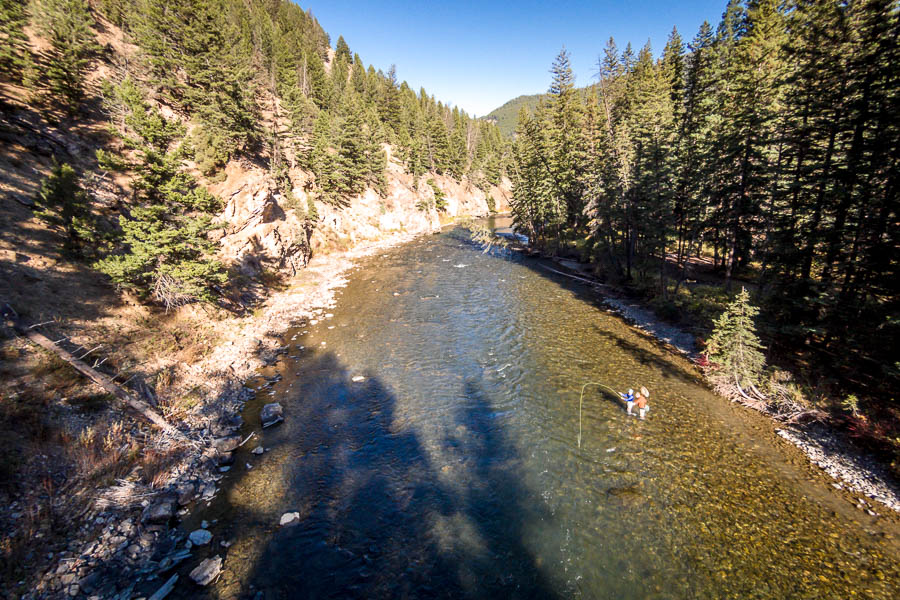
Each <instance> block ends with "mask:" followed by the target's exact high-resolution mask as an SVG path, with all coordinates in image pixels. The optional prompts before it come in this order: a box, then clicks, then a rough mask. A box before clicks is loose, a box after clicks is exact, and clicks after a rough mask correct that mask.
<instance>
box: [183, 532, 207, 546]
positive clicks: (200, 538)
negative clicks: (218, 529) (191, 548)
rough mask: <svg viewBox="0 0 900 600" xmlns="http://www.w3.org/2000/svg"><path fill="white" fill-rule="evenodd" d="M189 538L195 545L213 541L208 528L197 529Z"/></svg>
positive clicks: (203, 544)
mask: <svg viewBox="0 0 900 600" xmlns="http://www.w3.org/2000/svg"><path fill="white" fill-rule="evenodd" d="M188 539H189V540H191V543H192V544H194V545H195V546H205V545H206V544H208V543H210V542H211V541H212V534H211V533H210V532H209V531H207V530H206V529H195V530H194V531H192V532H191V534H190V535H189V536H188Z"/></svg>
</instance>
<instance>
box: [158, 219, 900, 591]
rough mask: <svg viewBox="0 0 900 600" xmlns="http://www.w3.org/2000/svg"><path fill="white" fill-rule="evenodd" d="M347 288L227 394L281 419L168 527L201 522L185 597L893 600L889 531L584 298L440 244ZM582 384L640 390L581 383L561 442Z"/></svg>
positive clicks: (365, 265) (361, 270) (527, 269)
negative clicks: (284, 518)
mask: <svg viewBox="0 0 900 600" xmlns="http://www.w3.org/2000/svg"><path fill="white" fill-rule="evenodd" d="M502 224H503V223H498V225H502ZM349 279H350V282H349V284H348V285H347V286H346V287H345V288H343V289H342V290H340V291H339V292H338V298H337V300H338V304H337V306H336V307H335V308H334V309H333V311H332V312H333V317H331V318H324V319H322V320H320V321H319V322H317V323H315V324H311V323H305V324H303V325H302V326H300V327H298V328H295V329H293V330H291V331H289V332H288V333H287V335H286V337H285V338H284V339H285V342H284V343H287V344H289V345H290V351H289V353H288V355H286V356H285V357H283V360H281V361H280V362H279V363H278V364H277V365H275V366H273V367H270V368H268V369H266V370H265V371H264V372H262V373H261V374H260V378H259V379H258V380H256V381H253V382H250V384H248V385H252V386H253V387H255V388H257V398H256V400H254V401H253V402H251V403H249V404H248V406H247V408H246V410H245V412H244V418H245V420H246V421H247V423H246V425H245V427H244V430H245V431H244V434H245V435H246V434H248V433H249V432H250V431H252V430H257V431H259V430H260V429H259V422H258V414H259V407H261V406H262V404H264V403H266V402H272V401H278V402H280V403H281V404H282V405H283V406H284V411H285V422H284V423H282V424H280V425H278V426H276V427H273V428H270V429H266V430H264V431H262V432H261V436H260V438H259V440H260V442H261V443H262V445H264V446H265V447H266V448H268V449H269V451H268V452H266V453H265V454H263V455H261V456H256V455H253V454H251V453H250V449H252V448H253V447H254V446H255V445H256V442H255V441H251V442H250V443H248V444H247V445H246V446H244V447H243V448H241V449H240V450H239V451H238V453H237V460H236V462H235V465H234V467H232V469H231V471H230V472H229V473H228V474H227V475H226V476H225V479H224V480H223V481H222V482H221V484H222V491H221V492H220V493H219V495H218V496H217V497H216V498H215V499H214V500H213V502H212V505H211V506H209V507H204V508H201V509H199V510H195V511H194V513H193V514H192V515H191V516H190V517H189V521H188V523H186V527H187V530H188V531H189V530H190V529H191V527H193V526H195V525H196V523H199V520H200V519H207V520H210V521H215V523H214V524H213V525H212V527H211V530H212V531H213V533H214V536H215V538H214V540H213V544H212V545H211V546H210V547H209V548H207V549H201V550H200V553H199V554H198V557H199V556H202V552H208V553H209V554H210V555H212V554H220V555H222V556H224V557H225V563H224V571H223V574H222V576H221V577H220V578H219V579H218V580H217V581H216V582H215V583H214V584H213V585H211V586H210V587H209V588H207V589H206V590H205V591H204V592H203V593H205V594H207V595H208V597H211V598H245V597H246V598H260V599H269V600H271V599H281V598H492V599H499V598H591V599H593V598H659V599H663V598H665V599H682V598H741V599H746V598H773V599H775V598H778V599H780V598H816V599H819V598H834V599H841V600H843V599H846V598H853V597H860V598H897V590H898V586H900V566H898V558H900V549H898V542H897V531H898V529H897V525H896V523H897V521H896V520H895V519H893V518H891V519H876V518H872V517H869V516H868V515H866V514H864V513H863V512H862V511H859V510H857V509H855V508H854V507H853V506H852V504H851V503H850V502H849V501H848V500H852V498H851V497H850V496H849V495H847V494H845V493H844V492H838V491H836V490H834V489H833V488H832V487H831V484H830V480H827V479H826V478H824V477H823V476H822V475H820V474H819V473H817V472H816V471H815V470H814V469H813V468H811V467H810V466H809V465H808V464H806V463H805V461H804V460H803V459H802V457H800V456H799V455H798V453H797V451H796V450H795V449H793V448H792V447H787V445H786V444H785V443H784V442H782V441H781V440H780V438H777V436H775V435H774V434H773V426H772V424H771V422H770V421H768V420H767V419H765V418H763V417H761V416H759V415H756V414H754V413H752V412H750V411H748V410H746V409H743V408H740V407H737V406H734V405H731V404H729V403H728V402H726V401H724V400H722V399H720V398H717V397H715V396H714V395H712V394H711V393H710V392H709V391H708V390H707V388H706V387H704V385H703V384H702V383H701V382H700V381H699V379H698V376H697V373H696V372H695V370H694V369H693V368H692V367H691V365H690V363H689V362H688V361H687V360H685V359H682V358H681V357H678V356H675V355H673V354H672V353H670V352H668V351H666V350H665V349H663V348H661V347H660V346H659V345H658V344H656V343H654V342H653V341H652V340H650V339H648V338H647V337H646V336H645V335H644V334H643V333H641V332H640V331H638V330H636V329H634V328H633V327H631V326H629V325H628V324H626V323H625V322H623V321H622V320H621V319H620V318H619V317H617V316H615V315H613V314H610V313H609V312H607V311H606V310H605V309H604V308H603V307H602V306H601V305H600V303H599V302H598V300H597V298H596V297H595V295H594V293H593V292H592V291H590V289H589V288H587V287H585V286H582V285H580V284H579V283H578V282H575V281H571V280H569V279H566V278H564V277H561V276H558V275H555V274H553V273H551V272H549V271H547V270H545V269H542V268H540V263H539V261H537V260H534V259H508V258H503V257H500V256H494V255H491V254H482V253H481V251H480V250H479V249H478V248H476V247H474V246H472V245H471V244H469V243H467V242H465V241H464V240H462V239H460V238H459V237H457V236H456V235H453V234H452V233H450V232H445V233H442V234H440V235H436V236H428V237H423V238H419V239H418V240H415V241H413V242H410V243H408V244H406V245H404V246H401V247H398V248H394V249H391V250H388V251H385V252H383V253H382V254H380V255H378V256H373V257H370V258H368V259H364V260H362V261H361V262H360V264H359V266H358V267H357V268H355V270H354V271H353V272H352V273H351V274H350V276H349ZM276 373H277V374H280V375H282V376H283V378H282V379H281V380H280V381H278V382H276V383H267V380H266V379H265V377H271V376H272V375H274V374H276ZM360 378H364V379H362V380H359V379H360ZM586 382H600V383H603V384H606V385H609V386H612V387H613V388H615V389H619V390H622V389H626V388H628V387H634V388H637V387H638V386H646V387H647V388H649V389H650V391H651V397H650V399H651V403H650V406H651V410H650V412H649V414H648V417H647V420H646V421H640V420H639V419H637V418H635V417H629V416H628V415H626V414H625V410H624V408H623V406H622V405H621V404H620V403H619V402H618V401H617V400H616V398H615V396H613V395H612V394H611V393H609V392H607V391H604V390H603V389H601V388H599V387H597V386H594V387H588V389H587V392H586V393H585V397H584V413H583V437H582V443H581V446H580V447H579V446H578V444H577V437H578V428H579V422H578V402H579V394H580V392H581V389H582V385H583V384H584V383H586ZM248 463H249V464H250V465H251V466H252V468H251V469H248V468H247V467H246V464H248ZM885 510H887V509H885ZM285 512H297V513H299V522H298V523H297V524H295V525H293V526H288V527H279V518H280V517H281V515H282V514H283V513H285ZM195 521H196V523H195ZM220 540H230V541H231V542H232V545H231V546H230V548H228V549H227V550H224V549H223V548H221V547H220V546H219V541H220ZM194 564H196V563H192V564H191V565H189V566H187V567H185V570H186V571H187V570H190V567H192V566H194ZM185 575H186V573H185ZM191 585H192V584H191ZM191 589H192V591H190V593H188V591H187V588H182V591H181V592H180V593H181V594H185V595H184V596H183V597H196V596H195V594H197V593H200V590H199V588H196V587H193V588H191ZM176 595H177V594H176Z"/></svg>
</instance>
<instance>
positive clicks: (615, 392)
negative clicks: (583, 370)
mask: <svg viewBox="0 0 900 600" xmlns="http://www.w3.org/2000/svg"><path fill="white" fill-rule="evenodd" d="M589 385H597V386H600V387H602V388H605V389H607V390H609V391H611V392H612V393H613V394H615V395H616V396H617V397H620V396H621V394H620V393H619V392H617V391H616V390H614V389H612V388H611V387H609V386H608V385H606V384H605V383H600V382H599V381H588V382H587V383H586V384H584V385H583V386H581V398H579V399H578V447H579V448H581V406H582V404H584V390H585V388H587V386H589Z"/></svg>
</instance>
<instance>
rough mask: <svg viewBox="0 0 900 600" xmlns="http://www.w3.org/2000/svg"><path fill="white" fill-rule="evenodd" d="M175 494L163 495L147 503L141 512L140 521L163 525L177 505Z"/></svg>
mask: <svg viewBox="0 0 900 600" xmlns="http://www.w3.org/2000/svg"><path fill="white" fill-rule="evenodd" d="M177 503H178V502H177V498H175V496H168V495H167V496H163V497H162V498H158V499H156V500H154V501H153V502H151V503H150V504H149V505H147V508H145V509H144V512H143V514H141V523H144V524H145V525H165V524H166V523H168V522H169V521H170V520H171V519H172V517H173V516H175V508H176V505H177Z"/></svg>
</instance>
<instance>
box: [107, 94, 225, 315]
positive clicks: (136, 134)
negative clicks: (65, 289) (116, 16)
mask: <svg viewBox="0 0 900 600" xmlns="http://www.w3.org/2000/svg"><path fill="white" fill-rule="evenodd" d="M106 91H107V94H108V95H107V108H108V110H109V111H110V112H111V113H112V114H117V115H119V116H120V121H119V127H118V128H115V129H114V132H115V133H116V134H117V135H118V136H119V137H120V138H121V140H122V142H123V143H124V146H125V148H126V149H127V151H128V153H127V157H126V158H124V159H119V160H111V159H110V156H109V155H108V154H105V153H100V154H99V155H98V159H99V161H100V163H101V164H102V165H106V166H110V167H115V168H118V169H127V170H129V171H131V172H133V173H134V174H135V175H136V180H135V190H136V192H137V194H138V198H137V200H138V204H137V206H134V207H133V208H132V209H131V210H130V212H129V214H127V215H122V216H121V217H120V218H119V225H120V227H121V237H120V239H119V242H120V246H121V250H120V252H118V253H117V254H114V255H112V256H108V257H106V258H104V259H102V260H100V261H98V262H97V263H96V265H95V266H96V267H97V268H98V269H99V270H100V271H102V272H103V273H105V274H107V275H109V277H110V278H111V279H112V280H113V281H114V282H115V283H116V284H118V285H120V286H122V287H123V288H125V289H129V290H132V291H134V292H135V293H137V294H138V295H139V296H142V297H150V296H153V297H154V298H155V299H156V300H157V301H158V302H160V303H162V304H164V305H165V306H166V307H167V308H169V307H171V306H175V305H178V304H184V303H186V302H190V301H196V300H204V301H212V300H214V299H215V296H216V287H217V286H220V285H222V284H223V283H225V281H226V280H227V275H226V273H225V270H224V268H223V266H222V264H221V263H220V262H219V261H218V260H217V259H216V258H215V250H216V247H215V244H214V243H213V242H211V241H210V240H209V239H208V237H207V233H208V232H209V231H210V230H211V229H213V228H214V225H213V224H212V213H214V212H215V211H217V210H218V209H219V207H220V202H219V200H218V198H216V197H214V196H213V195H211V194H210V193H209V192H207V191H206V190H205V189H204V188H202V187H198V186H197V184H196V183H195V182H194V181H193V179H192V178H191V177H190V176H189V175H188V174H186V173H185V172H184V171H183V170H182V168H181V164H180V160H181V158H182V156H183V155H184V152H185V147H184V144H183V143H182V141H181V138H182V136H183V134H184V129H183V127H182V126H181V125H180V124H179V123H176V122H172V121H169V120H167V119H166V118H165V117H163V116H162V115H161V114H160V113H159V111H158V110H156V109H155V108H153V107H151V106H150V105H149V104H148V103H147V102H146V101H144V99H143V95H142V93H141V91H140V90H139V88H138V87H137V86H136V85H135V84H134V83H133V82H132V81H131V80H125V81H124V82H122V83H121V84H120V85H118V86H115V87H111V86H110V87H107V90H106Z"/></svg>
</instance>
